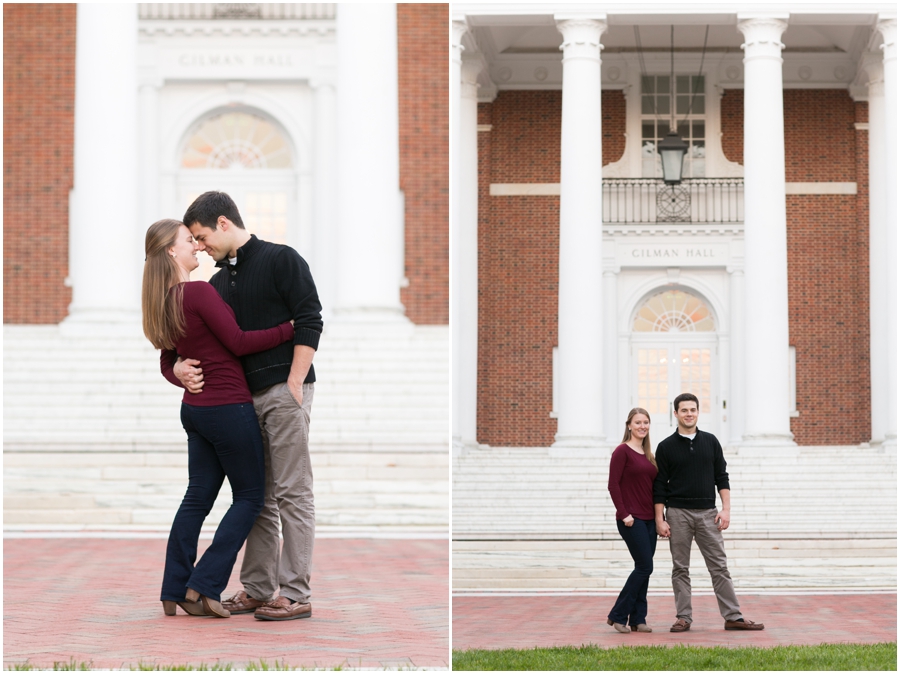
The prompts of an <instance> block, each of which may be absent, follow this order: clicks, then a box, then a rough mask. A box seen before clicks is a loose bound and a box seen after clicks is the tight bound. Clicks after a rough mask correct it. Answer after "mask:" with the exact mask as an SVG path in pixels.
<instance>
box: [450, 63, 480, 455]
mask: <svg viewBox="0 0 900 674" xmlns="http://www.w3.org/2000/svg"><path fill="white" fill-rule="evenodd" d="M480 71H481V62H480V61H479V60H478V59H476V58H475V57H472V58H463V61H462V67H461V74H462V82H461V85H460V109H459V148H458V150H459V192H458V195H457V196H458V198H459V201H458V210H459V221H458V223H457V224H458V229H457V230H456V233H457V236H456V237H455V238H454V244H453V245H454V246H455V247H456V248H458V249H459V251H460V257H459V258H458V259H457V268H456V271H457V273H458V275H459V276H458V279H457V284H456V289H457V292H458V294H459V297H458V299H459V304H458V305H457V309H458V311H459V313H458V314H457V318H458V319H459V323H460V326H459V327H460V334H459V339H460V345H459V358H460V363H459V384H460V390H461V392H462V395H461V396H460V399H459V401H458V404H459V405H460V417H459V422H460V427H459V431H460V440H461V443H462V445H463V446H464V447H471V446H475V445H476V444H477V437H476V436H477V410H478V398H477V392H478V83H477V80H478V73H479V72H480Z"/></svg>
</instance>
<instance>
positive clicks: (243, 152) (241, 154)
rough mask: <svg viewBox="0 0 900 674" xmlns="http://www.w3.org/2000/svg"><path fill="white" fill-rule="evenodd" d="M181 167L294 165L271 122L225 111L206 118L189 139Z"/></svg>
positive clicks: (270, 166)
mask: <svg viewBox="0 0 900 674" xmlns="http://www.w3.org/2000/svg"><path fill="white" fill-rule="evenodd" d="M181 166H182V168H187V169H228V168H247V169H285V168H291V153H290V150H289V148H288V143H287V140H286V139H285V137H284V135H282V133H281V132H280V131H279V130H278V129H277V128H276V127H275V126H274V125H273V124H272V123H271V122H269V121H267V120H266V119H264V118H262V117H260V116H258V115H253V114H250V113H247V112H226V113H224V114H221V115H217V116H215V117H211V118H209V119H207V120H206V121H205V122H203V124H202V125H201V126H200V128H199V129H197V131H196V132H195V133H194V134H193V135H192V136H191V137H190V138H189V139H188V141H187V145H186V147H185V150H184V154H183V155H182V157H181Z"/></svg>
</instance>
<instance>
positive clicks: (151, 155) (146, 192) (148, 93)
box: [138, 82, 181, 232]
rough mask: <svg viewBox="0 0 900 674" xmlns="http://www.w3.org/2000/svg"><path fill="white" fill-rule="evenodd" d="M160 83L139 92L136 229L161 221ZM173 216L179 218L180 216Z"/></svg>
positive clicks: (146, 83)
mask: <svg viewBox="0 0 900 674" xmlns="http://www.w3.org/2000/svg"><path fill="white" fill-rule="evenodd" d="M161 85H162V82H143V83H142V84H141V86H140V93H139V125H140V135H139V143H140V147H139V150H138V157H139V161H138V167H139V168H138V170H139V174H140V175H139V181H140V186H141V189H140V190H139V194H140V200H141V219H140V222H139V223H138V230H139V231H141V232H144V231H146V229H147V227H149V226H150V225H151V224H153V223H154V222H156V221H157V220H159V219H160V218H162V217H163V216H162V212H161V209H160V205H159V88H160V86H161ZM174 217H176V218H180V217H181V214H180V213H179V214H178V215H175V216H174Z"/></svg>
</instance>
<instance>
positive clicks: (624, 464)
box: [609, 442, 656, 520]
mask: <svg viewBox="0 0 900 674" xmlns="http://www.w3.org/2000/svg"><path fill="white" fill-rule="evenodd" d="M655 478H656V467H655V466H654V465H653V464H652V463H650V459H648V458H647V457H646V456H644V454H643V452H641V453H640V454H638V453H637V452H636V451H634V450H633V449H632V448H631V447H629V446H628V445H627V444H625V443H624V442H623V443H622V444H621V445H619V446H618V447H616V448H615V450H613V453H612V457H611V458H610V460H609V495H610V496H611V497H612V501H613V504H614V505H615V506H616V519H617V520H624V519H625V518H626V517H628V516H629V515H631V516H632V517H634V518H636V519H639V520H652V519H654V518H655V513H654V510H653V480H654V479H655Z"/></svg>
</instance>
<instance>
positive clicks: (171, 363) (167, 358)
mask: <svg viewBox="0 0 900 674" xmlns="http://www.w3.org/2000/svg"><path fill="white" fill-rule="evenodd" d="M176 360H178V354H177V353H175V352H174V351H170V350H169V349H161V350H160V352H159V369H160V372H162V375H163V377H165V378H166V379H167V380H168V381H170V382H171V383H173V384H175V386H177V387H178V388H184V384H182V383H181V380H180V379H178V377H176V376H175V369H174V368H175V361H176Z"/></svg>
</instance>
